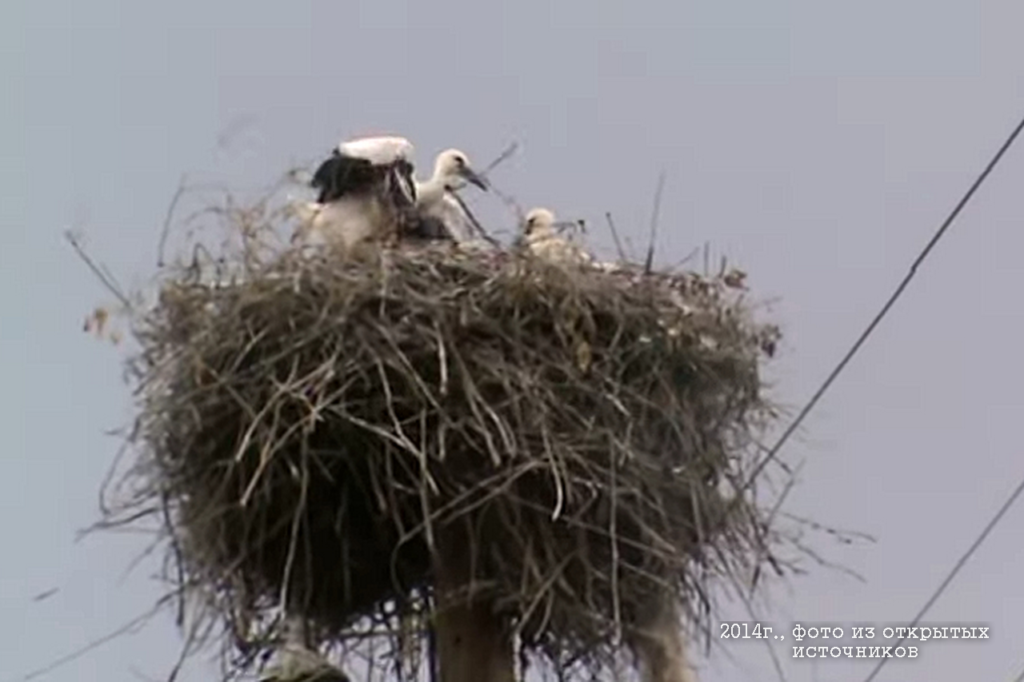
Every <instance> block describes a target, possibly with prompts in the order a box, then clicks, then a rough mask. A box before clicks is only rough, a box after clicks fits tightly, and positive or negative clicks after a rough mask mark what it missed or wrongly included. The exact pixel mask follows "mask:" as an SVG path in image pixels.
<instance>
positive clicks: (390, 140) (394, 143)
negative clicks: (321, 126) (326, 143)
mask: <svg viewBox="0 0 1024 682" xmlns="http://www.w3.org/2000/svg"><path fill="white" fill-rule="evenodd" d="M338 151H339V152H340V153H341V154H343V155H344V156H351V157H352V158H355V159H366V160H367V161H369V162H370V163H372V164H374V165H377V166H385V165H387V164H389V163H394V162H395V161H409V162H410V163H411V162H412V157H413V154H414V152H415V149H414V148H413V146H412V143H411V142H409V140H407V139H405V138H404V137H397V136H383V137H360V138H357V139H355V140H348V141H346V142H342V143H341V144H339V145H338Z"/></svg>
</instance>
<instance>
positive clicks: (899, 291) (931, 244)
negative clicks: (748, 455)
mask: <svg viewBox="0 0 1024 682" xmlns="http://www.w3.org/2000/svg"><path fill="white" fill-rule="evenodd" d="M1021 130H1024V118H1022V119H1021V121H1020V123H1018V124H1017V127H1016V128H1014V130H1013V132H1012V133H1010V136H1009V137H1008V138H1007V139H1006V141H1005V142H1004V143H1003V146H1002V147H1000V148H999V151H998V152H996V154H995V156H993V157H992V160H991V161H989V163H988V165H987V166H986V167H985V170H983V171H982V172H981V174H980V175H979V176H978V177H977V178H976V179H975V180H974V183H972V184H971V187H970V189H968V190H967V193H966V194H964V196H963V197H962V198H961V199H960V201H959V202H958V203H957V205H956V206H955V207H954V208H953V210H952V212H951V213H950V214H949V216H947V217H946V220H945V221H943V223H942V225H941V226H940V227H939V229H938V230H937V231H936V232H935V234H934V235H933V236H932V238H931V239H930V240H929V241H928V243H927V244H926V245H925V247H924V249H923V250H922V251H921V253H920V254H918V256H917V258H916V259H914V262H913V263H912V264H911V265H910V271H909V272H908V273H907V275H906V277H904V278H903V281H901V282H900V284H899V286H897V287H896V290H895V291H894V292H893V293H892V295H891V296H890V297H889V300H887V301H886V302H885V305H883V306H882V309H881V310H879V311H878V314H877V315H875V318H874V319H873V320H871V324H869V325H868V326H867V327H866V328H865V329H864V331H863V332H862V333H861V335H860V337H858V338H857V340H856V341H855V342H854V344H853V346H851V347H850V350H849V351H847V353H846V355H845V356H843V359H842V360H840V361H839V364H838V365H836V367H835V369H833V370H832V372H831V373H830V374H829V375H828V377H827V378H826V379H825V382H824V383H823V384H822V385H821V386H820V387H819V388H818V390H817V391H815V393H814V395H813V396H811V399H810V400H809V401H808V402H807V404H806V405H804V407H803V409H801V410H800V412H799V414H797V416H796V419H794V420H793V421H792V422H791V423H790V425H789V426H788V427H786V430H785V431H784V432H783V433H782V435H781V436H780V437H779V440H778V441H777V442H776V443H775V445H774V446H773V447H772V449H771V450H769V451H768V454H766V455H765V456H764V458H763V459H762V460H761V461H760V462H759V463H758V464H757V465H756V466H755V467H754V470H753V471H752V472H751V474H750V476H749V477H748V478H747V481H746V483H745V484H744V486H743V489H744V490H745V489H747V488H749V487H750V486H751V485H752V484H753V482H754V480H755V479H756V478H757V476H758V474H760V473H761V471H763V470H764V468H765V467H766V466H767V465H768V463H769V462H771V461H772V460H773V459H774V458H775V456H776V455H777V454H778V453H779V450H781V449H782V446H783V445H784V444H785V443H786V441H788V440H789V437H790V436H792V435H793V432H794V431H796V429H797V428H798V427H799V426H800V424H801V423H802V422H803V420H804V418H806V417H807V415H808V414H809V413H810V411H811V410H812V409H814V406H815V405H817V403H818V401H819V400H820V399H821V397H822V396H823V395H824V394H825V391H827V390H828V389H829V387H830V386H831V385H832V382H834V381H835V380H836V378H837V377H838V376H839V375H840V374H841V373H842V372H843V370H844V369H846V365H847V364H849V362H850V360H852V359H853V356H854V355H856V354H857V351H859V350H860V347H861V346H863V345H864V342H865V341H867V340H868V337H869V336H871V334H872V333H873V332H874V331H875V328H876V327H877V326H878V324H879V323H880V322H881V321H882V319H883V318H884V317H885V316H886V315H887V314H888V312H889V309H890V308H892V307H893V305H894V304H895V303H896V301H897V300H898V299H899V297H900V296H902V295H903V290H904V289H906V288H907V285H908V284H910V280H912V279H913V278H914V275H916V274H917V269H918V268H919V267H920V266H921V264H922V263H923V262H924V261H925V259H926V258H927V257H928V254H930V253H931V251H932V249H933V248H935V245H936V244H938V243H939V240H940V239H942V236H943V235H944V234H945V233H946V230H948V229H949V227H950V225H952V224H953V221H954V220H956V218H957V216H958V215H960V212H961V211H962V210H963V209H964V207H965V206H966V205H967V203H968V202H969V201H970V200H971V197H973V196H974V193H975V192H977V191H978V188H980V187H981V185H982V184H984V182H985V179H986V178H988V176H989V174H990V173H991V172H992V171H993V169H995V167H996V166H997V165H998V164H999V161H1000V160H1001V159H1002V158H1003V155H1004V154H1006V152H1007V151H1008V150H1009V149H1010V147H1012V146H1013V143H1014V142H1015V141H1016V139H1017V136H1018V135H1020V133H1021Z"/></svg>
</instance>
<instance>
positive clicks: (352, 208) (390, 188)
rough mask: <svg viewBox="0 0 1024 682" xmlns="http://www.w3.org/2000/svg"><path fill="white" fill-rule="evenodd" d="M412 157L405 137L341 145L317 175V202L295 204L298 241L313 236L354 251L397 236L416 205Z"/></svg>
mask: <svg viewBox="0 0 1024 682" xmlns="http://www.w3.org/2000/svg"><path fill="white" fill-rule="evenodd" d="M412 155H413V146H412V143H411V142H409V141H408V140H406V139H405V138H403V137H365V138H359V139H355V140H350V141H348V142H342V143H341V144H339V145H338V146H337V147H336V148H335V149H334V150H332V152H331V155H330V156H329V157H328V158H327V159H326V160H324V161H323V162H322V163H321V164H320V166H319V167H318V168H317V169H316V172H315V173H314V174H313V179H312V181H311V182H310V185H311V186H312V187H313V188H314V189H316V190H318V192H319V194H318V196H317V200H316V202H315V203H309V204H304V205H296V206H294V210H295V212H296V213H297V214H298V217H299V220H300V225H299V229H298V230H297V231H296V233H295V235H294V236H293V241H295V240H296V239H297V238H300V237H305V236H307V235H310V234H312V235H315V236H316V237H318V238H319V240H320V241H323V242H326V243H328V244H330V245H337V246H340V247H342V249H343V250H344V251H345V252H351V251H352V250H353V249H355V248H356V247H358V246H361V245H363V244H365V243H367V242H380V241H386V240H388V239H394V238H396V237H397V235H398V234H399V232H400V231H401V229H402V227H403V224H404V222H405V221H406V220H407V218H406V216H407V215H409V213H410V211H412V210H413V207H414V206H415V203H416V189H415V185H414V183H413V179H412V171H413V168H412V161H411V158H412Z"/></svg>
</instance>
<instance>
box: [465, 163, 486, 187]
mask: <svg viewBox="0 0 1024 682" xmlns="http://www.w3.org/2000/svg"><path fill="white" fill-rule="evenodd" d="M459 175H461V176H462V179H463V180H465V181H466V182H469V183H472V184H474V185H476V186H477V187H479V188H480V189H482V190H483V191H485V192H486V191H487V180H485V179H484V178H483V176H481V175H478V174H477V172H476V171H475V170H473V169H472V168H470V167H469V166H463V167H462V168H460V169H459Z"/></svg>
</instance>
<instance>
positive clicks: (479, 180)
mask: <svg viewBox="0 0 1024 682" xmlns="http://www.w3.org/2000/svg"><path fill="white" fill-rule="evenodd" d="M467 182H468V183H470V184H472V185H476V186H477V187H479V188H480V189H482V190H483V191H485V192H486V191H487V181H486V180H484V178H483V177H482V176H481V175H479V174H478V173H477V172H476V171H475V170H473V167H472V166H471V165H470V163H469V159H468V158H467V157H466V155H465V154H464V153H462V152H460V151H459V150H458V149H446V150H445V151H443V152H441V153H440V154H438V155H437V159H436V160H435V161H434V174H433V176H431V178H430V179H429V180H424V181H422V182H419V181H417V182H416V211H417V219H418V220H417V224H416V227H415V228H414V230H413V235H414V236H417V237H420V238H425V239H452V240H454V241H455V242H457V243H460V244H461V243H466V242H469V241H471V240H472V239H473V233H474V230H475V226H474V224H473V220H472V218H470V216H469V215H467V214H466V211H465V210H464V209H463V207H462V204H461V203H460V202H459V200H458V199H457V198H456V197H455V194H454V193H455V191H456V190H458V189H461V188H462V187H464V186H465V184H466V183H467Z"/></svg>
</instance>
